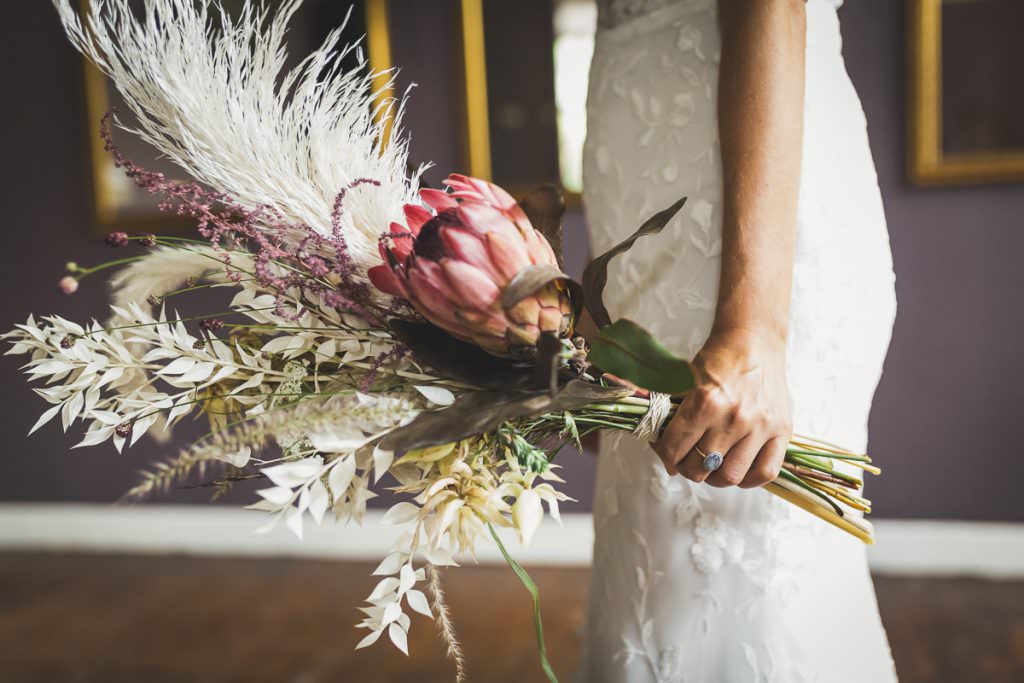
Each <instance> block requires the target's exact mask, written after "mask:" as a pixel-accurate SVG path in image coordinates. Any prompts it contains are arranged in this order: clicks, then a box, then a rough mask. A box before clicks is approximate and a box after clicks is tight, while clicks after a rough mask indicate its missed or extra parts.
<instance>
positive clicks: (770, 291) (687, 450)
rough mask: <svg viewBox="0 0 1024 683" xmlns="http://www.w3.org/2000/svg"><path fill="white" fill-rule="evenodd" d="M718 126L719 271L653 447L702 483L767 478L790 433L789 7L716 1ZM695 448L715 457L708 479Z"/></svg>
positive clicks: (793, 46)
mask: <svg viewBox="0 0 1024 683" xmlns="http://www.w3.org/2000/svg"><path fill="white" fill-rule="evenodd" d="M719 21H720V28H721V37H722V59H721V70H720V72H719V81H718V82H719V87H718V130H719V138H720V140H721V145H720V147H721V152H722V197H723V206H722V270H721V275H720V279H719V287H718V302H717V306H716V308H715V323H714V326H713V328H712V332H711V336H710V338H709V339H708V341H707V343H706V344H705V345H704V348H703V349H702V350H701V352H700V353H699V354H697V357H696V358H695V359H694V362H693V365H694V369H695V370H696V374H697V382H698V385H697V388H696V389H695V390H694V391H693V392H691V394H690V395H688V396H687V398H686V400H685V401H684V402H683V404H682V405H681V406H680V407H679V409H678V410H677V411H676V414H675V416H674V417H673V418H672V421H671V422H670V423H669V426H668V428H667V429H666V431H665V433H664V434H663V435H662V437H661V440H660V441H658V442H657V443H656V444H655V450H656V451H657V452H658V454H659V455H660V456H661V458H662V460H663V461H664V462H665V466H666V467H667V468H668V469H669V471H670V472H673V471H678V472H680V473H681V474H682V475H683V476H685V477H687V478H688V479H692V480H693V481H704V480H705V479H706V480H707V482H708V483H709V484H712V485H714V486H734V485H739V486H743V487H754V486H761V485H762V484H765V483H767V482H769V481H771V480H773V479H775V477H776V476H778V473H779V469H780V468H781V466H782V460H783V458H784V457H785V454H786V446H787V442H788V441H789V437H790V411H789V397H788V391H787V389H786V376H785V339H786V330H787V327H788V322H789V300H790V294H791V286H792V277H793V249H794V242H795V236H796V222H797V196H798V194H799V188H800V159H801V150H802V149H803V110H804V45H805V42H804V41H805V37H806V10H805V8H804V3H803V2H801V1H800V0H779V1H778V2H765V1H764V0H723V1H722V2H721V3H720V13H719ZM695 448H699V449H700V450H701V451H703V452H704V453H705V454H710V453H712V452H714V451H718V452H719V453H721V454H722V455H723V456H724V459H723V462H722V466H721V467H720V468H719V469H718V470H717V471H716V472H714V473H711V474H709V473H708V472H707V471H705V470H704V467H703V461H702V458H701V456H700V454H699V453H697V452H696V450H695Z"/></svg>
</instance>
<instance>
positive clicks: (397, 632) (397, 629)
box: [388, 624, 409, 655]
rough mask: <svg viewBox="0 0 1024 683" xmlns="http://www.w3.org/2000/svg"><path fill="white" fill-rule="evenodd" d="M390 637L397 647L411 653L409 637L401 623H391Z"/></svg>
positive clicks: (405, 652)
mask: <svg viewBox="0 0 1024 683" xmlns="http://www.w3.org/2000/svg"><path fill="white" fill-rule="evenodd" d="M388 637H389V638H391V642H392V643H394V644H395V647H397V648H398V649H399V650H401V651H402V654H405V655H408V654H409V639H408V637H407V636H406V634H405V631H404V630H403V629H402V626H401V625H400V624H391V626H389V627H388Z"/></svg>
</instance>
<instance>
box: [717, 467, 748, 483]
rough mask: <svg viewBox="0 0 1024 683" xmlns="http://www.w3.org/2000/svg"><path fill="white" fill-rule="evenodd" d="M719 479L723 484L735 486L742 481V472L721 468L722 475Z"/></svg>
mask: <svg viewBox="0 0 1024 683" xmlns="http://www.w3.org/2000/svg"><path fill="white" fill-rule="evenodd" d="M719 481H721V482H722V484H723V485H725V486H736V485H738V484H739V483H740V482H741V481H743V472H740V471H739V470H737V469H725V470H722V476H721V477H719Z"/></svg>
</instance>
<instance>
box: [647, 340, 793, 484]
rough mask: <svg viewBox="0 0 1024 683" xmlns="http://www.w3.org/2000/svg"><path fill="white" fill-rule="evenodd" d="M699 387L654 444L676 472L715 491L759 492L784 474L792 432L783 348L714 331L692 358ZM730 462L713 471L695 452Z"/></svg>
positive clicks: (663, 459)
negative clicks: (739, 489)
mask: <svg viewBox="0 0 1024 683" xmlns="http://www.w3.org/2000/svg"><path fill="white" fill-rule="evenodd" d="M693 367H694V370H695V374H696V376H697V388H696V389H694V390H693V391H692V392H690V393H688V394H687V395H686V398H685V400H684V401H683V403H682V405H680V406H679V409H678V410H676V413H675V415H674V416H673V417H672V420H671V421H670V422H669V424H668V427H666V429H665V432H664V433H663V434H662V437H661V439H659V440H658V441H657V442H656V443H655V444H653V447H654V450H655V452H656V453H657V454H658V456H659V457H660V458H661V459H662V462H663V463H664V464H665V468H666V469H667V470H668V471H669V473H670V474H674V473H677V472H678V473H679V474H682V475H683V476H684V477H686V478H687V479H690V480H692V481H695V482H701V481H705V480H706V481H707V482H708V483H709V484H711V485H712V486H720V487H725V486H737V485H738V486H741V487H743V488H753V487H756V486H762V485H764V484H766V483H768V482H769V481H772V480H774V479H775V478H776V477H777V476H778V475H779V469H780V468H781V467H782V460H783V458H784V457H785V455H786V446H787V444H788V442H789V437H790V435H791V429H792V427H791V423H790V408H789V392H788V389H787V387H786V373H785V343H784V342H783V341H768V340H765V339H764V338H758V337H751V336H750V335H747V334H731V333H726V334H719V333H716V334H712V336H711V338H709V339H708V341H707V343H706V344H705V345H704V348H703V349H702V350H701V351H700V353H698V354H697V356H696V358H694V360H693ZM696 448H700V450H701V451H703V452H704V453H705V454H710V453H712V452H714V451H717V452H719V453H721V454H722V455H723V456H724V458H723V462H722V466H721V467H720V468H719V469H718V470H717V471H715V472H712V473H709V472H707V471H706V470H705V469H704V463H703V458H701V456H700V454H699V453H697V451H696Z"/></svg>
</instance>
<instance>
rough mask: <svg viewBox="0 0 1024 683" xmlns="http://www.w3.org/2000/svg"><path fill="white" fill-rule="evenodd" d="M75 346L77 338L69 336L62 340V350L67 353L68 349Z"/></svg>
mask: <svg viewBox="0 0 1024 683" xmlns="http://www.w3.org/2000/svg"><path fill="white" fill-rule="evenodd" d="M74 345H75V338H74V337H72V336H70V335H68V336H67V337H64V338H63V339H61V340H60V348H62V349H64V350H65V351H66V350H67V349H70V348H71V347H72V346H74Z"/></svg>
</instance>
